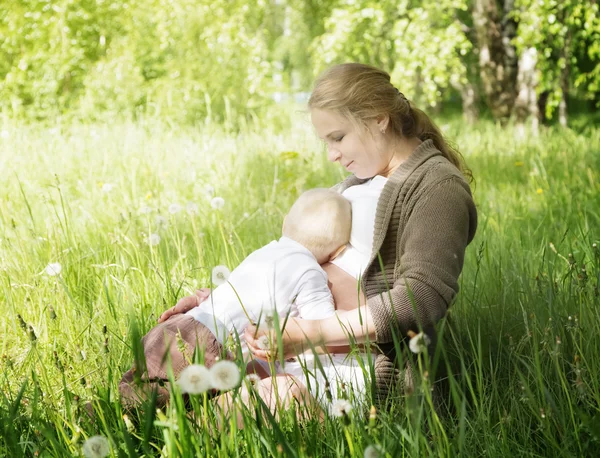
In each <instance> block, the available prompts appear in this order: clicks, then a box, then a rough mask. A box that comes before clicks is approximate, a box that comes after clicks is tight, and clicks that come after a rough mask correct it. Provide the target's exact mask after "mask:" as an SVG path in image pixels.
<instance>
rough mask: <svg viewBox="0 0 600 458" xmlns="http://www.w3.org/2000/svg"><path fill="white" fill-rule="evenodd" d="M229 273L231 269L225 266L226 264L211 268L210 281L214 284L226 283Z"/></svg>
mask: <svg viewBox="0 0 600 458" xmlns="http://www.w3.org/2000/svg"><path fill="white" fill-rule="evenodd" d="M229 275H231V271H230V270H229V269H228V268H227V266H216V267H215V268H214V269H213V270H212V282H213V284H214V285H216V286H219V285H222V284H224V283H227V279H228V278H229Z"/></svg>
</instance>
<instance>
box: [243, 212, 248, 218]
mask: <svg viewBox="0 0 600 458" xmlns="http://www.w3.org/2000/svg"><path fill="white" fill-rule="evenodd" d="M242 216H243V217H244V219H248V218H250V213H248V212H244V214H243V215H242Z"/></svg>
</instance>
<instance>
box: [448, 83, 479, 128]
mask: <svg viewBox="0 0 600 458" xmlns="http://www.w3.org/2000/svg"><path fill="white" fill-rule="evenodd" d="M453 87H454V89H456V90H457V91H458V92H459V93H460V97H461V99H462V109H463V118H464V120H465V121H466V122H467V123H469V124H474V123H475V122H476V121H478V120H479V90H478V89H477V86H476V85H475V84H473V83H471V82H467V83H466V84H456V85H453Z"/></svg>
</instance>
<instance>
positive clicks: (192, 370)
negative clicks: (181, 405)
mask: <svg viewBox="0 0 600 458" xmlns="http://www.w3.org/2000/svg"><path fill="white" fill-rule="evenodd" d="M177 384H178V385H179V387H180V388H181V391H183V392H184V393H189V394H200V393H204V392H205V391H207V390H210V389H211V388H212V383H211V375H210V371H209V370H208V369H207V368H206V367H205V366H203V365H202V364H192V365H191V366H188V367H186V368H185V369H184V370H182V371H181V374H180V375H179V379H178V380H177Z"/></svg>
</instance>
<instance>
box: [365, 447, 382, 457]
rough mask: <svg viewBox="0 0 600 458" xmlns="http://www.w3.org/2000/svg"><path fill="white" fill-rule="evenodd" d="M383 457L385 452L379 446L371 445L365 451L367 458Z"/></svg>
mask: <svg viewBox="0 0 600 458" xmlns="http://www.w3.org/2000/svg"><path fill="white" fill-rule="evenodd" d="M381 456H383V450H382V449H381V447H380V446H379V445H373V444H371V445H369V446H367V448H366V449H365V458H379V457H381Z"/></svg>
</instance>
